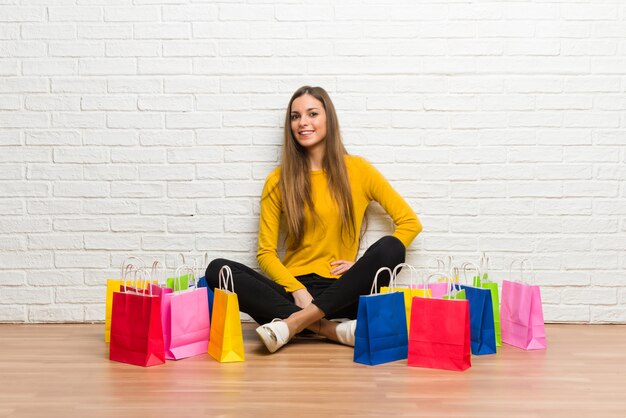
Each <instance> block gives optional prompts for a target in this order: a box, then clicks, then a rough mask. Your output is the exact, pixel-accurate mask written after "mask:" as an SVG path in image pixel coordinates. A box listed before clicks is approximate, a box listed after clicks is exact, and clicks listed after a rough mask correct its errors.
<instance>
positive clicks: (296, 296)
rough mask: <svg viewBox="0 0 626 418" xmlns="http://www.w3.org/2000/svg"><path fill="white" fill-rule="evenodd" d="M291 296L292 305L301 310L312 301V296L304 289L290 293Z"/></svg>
mask: <svg viewBox="0 0 626 418" xmlns="http://www.w3.org/2000/svg"><path fill="white" fill-rule="evenodd" d="M291 296H293V301H294V303H295V304H296V305H297V306H298V307H299V308H302V309H304V308H306V307H307V306H309V305H310V304H311V301H312V300H313V296H311V294H310V293H309V291H308V290H306V289H298V290H296V291H295V292H291Z"/></svg>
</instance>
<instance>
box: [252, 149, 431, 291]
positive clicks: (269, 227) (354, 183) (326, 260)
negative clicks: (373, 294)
mask: <svg viewBox="0 0 626 418" xmlns="http://www.w3.org/2000/svg"><path fill="white" fill-rule="evenodd" d="M345 161H346V166H347V169H348V177H349V181H350V188H351V190H352V202H353V205H354V216H355V222H356V231H357V235H358V231H360V230H361V224H362V222H363V216H364V214H365V209H366V208H367V206H368V204H369V203H370V202H371V201H372V200H375V201H377V202H378V203H379V204H380V205H381V206H382V207H383V209H385V211H386V212H387V213H388V214H389V215H390V216H391V218H392V219H393V222H394V223H395V225H396V230H395V232H394V233H393V236H395V237H396V238H398V239H399V240H400V241H402V243H403V244H404V246H405V247H408V246H409V244H410V243H411V241H413V239H414V238H415V237H416V236H417V234H419V233H420V231H421V230H422V225H421V224H420V221H419V220H418V219H417V216H416V215H415V212H413V210H412V209H411V207H410V206H409V205H408V204H407V203H406V202H405V201H404V199H403V198H402V197H401V196H400V195H399V194H398V193H397V192H396V191H395V190H394V189H393V188H392V187H391V185H390V184H389V182H387V180H386V179H385V178H384V177H383V175H382V174H380V172H379V171H378V170H376V168H374V166H372V165H371V164H370V163H369V162H367V161H366V160H364V159H363V158H360V157H356V156H346V157H345ZM279 176H280V170H279V168H276V169H275V170H274V171H273V172H272V173H270V174H269V176H267V179H266V181H265V186H264V187H263V195H262V198H261V217H260V221H259V246H258V251H257V260H258V262H259V266H260V267H261V269H262V270H263V271H264V272H265V273H266V274H267V275H268V276H269V277H270V278H271V279H272V280H274V281H275V282H276V283H278V284H280V285H281V286H283V287H284V288H285V290H287V291H288V292H294V291H296V290H298V289H303V288H304V286H303V285H302V284H301V283H300V282H299V281H298V280H297V279H296V278H295V276H301V275H304V274H309V273H315V274H318V275H320V276H322V277H328V278H338V277H339V276H333V275H332V274H331V273H330V270H331V268H333V267H332V266H331V265H330V263H331V262H333V261H336V260H349V261H355V258H356V256H357V252H358V249H359V242H358V236H357V237H356V238H354V239H353V240H351V241H349V240H347V239H345V237H346V235H347V234H346V233H344V239H341V219H340V216H339V211H338V208H337V205H336V204H334V203H333V200H332V198H331V196H330V191H329V190H328V185H327V180H326V174H325V172H324V171H323V170H319V171H311V193H312V200H313V205H314V206H315V212H316V213H317V215H318V217H319V219H320V220H321V221H322V223H323V225H320V224H319V221H318V222H314V219H313V217H312V216H311V214H310V213H309V211H305V233H304V238H303V240H302V243H301V245H300V247H299V248H298V249H296V250H287V251H286V253H285V257H284V259H283V260H282V262H281V260H280V259H279V257H278V239H279V229H280V227H279V226H280V219H281V215H282V211H283V206H282V199H281V196H280V191H279V188H278V179H279Z"/></svg>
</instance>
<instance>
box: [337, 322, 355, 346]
mask: <svg viewBox="0 0 626 418" xmlns="http://www.w3.org/2000/svg"><path fill="white" fill-rule="evenodd" d="M355 331H356V319H353V320H351V321H346V322H341V323H339V324H338V325H337V339H338V340H339V342H340V343H341V344H345V345H349V346H351V347H354V341H355V339H356V338H355Z"/></svg>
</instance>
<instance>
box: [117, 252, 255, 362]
mask: <svg viewBox="0 0 626 418" xmlns="http://www.w3.org/2000/svg"><path fill="white" fill-rule="evenodd" d="M159 266H160V267H161V269H159ZM160 271H162V273H160ZM222 271H226V272H228V273H230V269H229V268H228V267H227V266H225V267H224V268H223V269H222ZM222 271H220V282H221V283H222V282H223V283H224V285H223V286H222V284H220V289H216V294H217V295H218V296H217V297H216V301H215V309H214V310H213V315H212V316H211V314H210V311H211V309H210V306H211V305H210V302H209V293H211V294H212V293H213V292H211V291H210V289H208V287H207V284H206V279H205V282H204V283H205V287H204V288H203V287H199V286H198V281H197V280H196V274H195V268H194V267H192V266H189V265H180V266H179V267H178V268H177V269H176V274H175V275H174V277H170V278H166V275H165V269H164V268H163V266H162V265H161V263H160V262H159V261H155V262H154V263H153V264H152V268H151V269H150V270H148V269H147V268H146V267H145V263H144V262H143V261H142V260H141V259H139V258H137V257H129V258H128V259H126V260H124V262H123V263H122V268H121V273H120V278H119V279H109V280H107V296H106V309H107V311H106V322H105V341H107V342H109V343H110V348H109V357H110V359H111V360H114V361H119V362H122V363H128V364H134V365H138V366H144V367H146V366H153V365H158V364H164V363H165V360H180V359H184V358H188V357H192V356H197V355H201V354H206V353H209V354H211V356H213V357H214V358H215V359H216V360H218V361H220V362H232V361H243V360H244V356H243V337H242V332H241V322H240V320H239V305H238V302H237V295H236V294H235V293H234V282H233V280H232V273H230V274H229V275H228V276H225V275H224V273H223V272H222ZM223 276H224V280H222V277H223ZM227 279H230V288H231V289H233V291H228V290H227V289H226V287H227V286H228V282H227ZM212 322H213V323H215V324H216V326H214V327H211V323H212Z"/></svg>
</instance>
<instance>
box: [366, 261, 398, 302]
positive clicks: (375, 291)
mask: <svg viewBox="0 0 626 418" xmlns="http://www.w3.org/2000/svg"><path fill="white" fill-rule="evenodd" d="M382 271H387V272H388V273H389V277H390V279H389V288H391V283H392V281H393V272H392V271H391V269H390V268H389V267H381V268H379V269H378V271H377V272H376V275H375V276H374V281H372V288H371V289H370V295H376V294H378V275H379V274H380V273H381V272H382ZM394 285H395V283H394Z"/></svg>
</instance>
